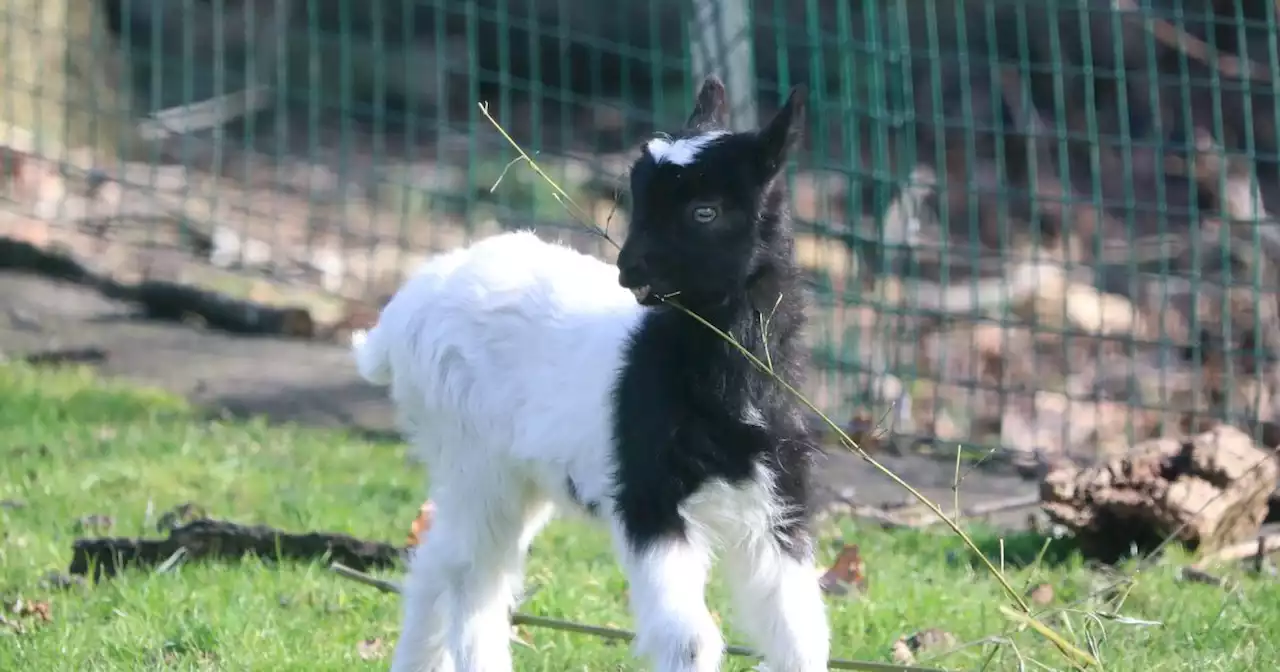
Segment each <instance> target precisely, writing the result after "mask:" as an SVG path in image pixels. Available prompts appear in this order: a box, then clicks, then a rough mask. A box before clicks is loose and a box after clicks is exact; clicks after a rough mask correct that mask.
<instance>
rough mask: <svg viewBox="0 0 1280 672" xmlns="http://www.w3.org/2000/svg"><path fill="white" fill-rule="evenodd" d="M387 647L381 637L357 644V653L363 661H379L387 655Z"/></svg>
mask: <svg viewBox="0 0 1280 672" xmlns="http://www.w3.org/2000/svg"><path fill="white" fill-rule="evenodd" d="M385 649H386V646H385V644H384V643H383V641H382V638H381V637H374V638H371V639H366V640H363V641H361V642H360V643H359V644H356V653H358V654H359V655H360V659H361V660H378V659H380V658H382V656H383V655H384V654H385Z"/></svg>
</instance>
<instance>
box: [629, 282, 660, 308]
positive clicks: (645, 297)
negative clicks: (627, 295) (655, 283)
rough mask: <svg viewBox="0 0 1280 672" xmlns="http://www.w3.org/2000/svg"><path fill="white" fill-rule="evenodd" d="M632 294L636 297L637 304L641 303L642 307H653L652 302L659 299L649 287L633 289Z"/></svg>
mask: <svg viewBox="0 0 1280 672" xmlns="http://www.w3.org/2000/svg"><path fill="white" fill-rule="evenodd" d="M631 294H632V296H634V297H636V303H639V304H640V305H642V306H648V305H652V302H653V301H654V300H655V299H656V298H657V297H656V296H655V295H654V293H653V291H652V290H651V289H649V285H644V286H642V287H632V288H631Z"/></svg>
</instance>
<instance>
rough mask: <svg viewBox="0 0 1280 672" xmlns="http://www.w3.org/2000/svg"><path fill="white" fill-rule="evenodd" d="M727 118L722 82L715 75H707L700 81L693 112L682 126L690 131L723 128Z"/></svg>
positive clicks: (726, 102) (727, 108)
mask: <svg viewBox="0 0 1280 672" xmlns="http://www.w3.org/2000/svg"><path fill="white" fill-rule="evenodd" d="M728 119H729V104H728V101H726V100H725V91H724V82H722V81H720V78H719V77H716V76H715V75H708V76H707V78H706V79H705V80H703V81H702V88H701V89H699V90H698V99H697V101H696V102H695V103H694V105H693V113H692V114H690V115H689V120H688V121H686V122H685V123H684V127H685V128H686V129H687V130H691V131H696V130H706V129H710V128H724V126H725V124H726V123H727V122H728Z"/></svg>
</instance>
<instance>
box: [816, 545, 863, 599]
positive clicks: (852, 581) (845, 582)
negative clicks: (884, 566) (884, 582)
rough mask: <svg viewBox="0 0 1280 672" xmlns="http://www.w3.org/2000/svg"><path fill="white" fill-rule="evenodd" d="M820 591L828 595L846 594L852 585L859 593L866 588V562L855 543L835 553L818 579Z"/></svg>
mask: <svg viewBox="0 0 1280 672" xmlns="http://www.w3.org/2000/svg"><path fill="white" fill-rule="evenodd" d="M818 583H819V585H821V586H822V591H823V592H825V593H826V594H828V595H847V594H848V593H849V589H850V588H851V587H852V588H853V589H854V590H855V591H857V592H859V593H861V592H864V591H865V590H866V589H867V574H866V563H864V562H863V560H862V555H861V554H860V553H859V552H858V545H857V544H850V545H846V546H845V547H844V548H842V549H840V553H839V554H838V555H836V559H835V562H833V563H831V569H828V570H827V572H826V573H825V574H823V575H822V578H820V579H818Z"/></svg>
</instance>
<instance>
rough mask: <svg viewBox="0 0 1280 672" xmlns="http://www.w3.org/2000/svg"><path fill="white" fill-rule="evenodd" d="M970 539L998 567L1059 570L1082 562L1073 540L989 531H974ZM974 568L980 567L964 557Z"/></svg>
mask: <svg viewBox="0 0 1280 672" xmlns="http://www.w3.org/2000/svg"><path fill="white" fill-rule="evenodd" d="M970 537H971V538H972V539H973V541H974V544H975V545H976V546H977V547H978V550H979V551H981V553H982V555H983V556H985V557H986V558H987V559H988V560H990V561H991V562H992V564H994V565H995V566H997V567H1000V566H1001V563H1002V562H1003V566H1004V567H1006V568H1009V569H1023V568H1026V567H1030V566H1032V565H1036V564H1039V565H1040V566H1042V567H1062V566H1068V565H1078V564H1082V563H1083V561H1084V560H1083V555H1082V549H1081V548H1080V546H1079V545H1078V544H1077V543H1076V541H1075V540H1074V539H1072V538H1062V539H1055V538H1053V537H1049V536H1046V535H1043V534H1040V533H1038V532H1032V531H1023V532H1011V533H1004V534H1001V533H998V532H994V531H991V530H973V531H971V532H970ZM965 561H966V562H968V563H969V564H970V565H971V566H973V567H974V568H979V567H981V566H982V563H981V561H980V560H979V559H978V558H977V557H975V556H974V555H973V554H972V553H970V554H968V555H967V556H966V560H965Z"/></svg>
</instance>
